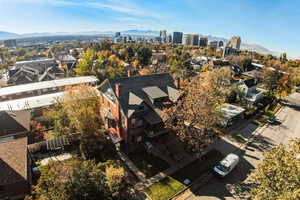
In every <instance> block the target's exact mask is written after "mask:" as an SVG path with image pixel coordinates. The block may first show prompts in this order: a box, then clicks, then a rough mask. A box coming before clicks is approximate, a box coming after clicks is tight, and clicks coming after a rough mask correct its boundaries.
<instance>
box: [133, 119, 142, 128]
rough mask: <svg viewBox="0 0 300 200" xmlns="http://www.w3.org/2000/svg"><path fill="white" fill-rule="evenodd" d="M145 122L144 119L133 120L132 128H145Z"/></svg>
mask: <svg viewBox="0 0 300 200" xmlns="http://www.w3.org/2000/svg"><path fill="white" fill-rule="evenodd" d="M143 124H144V123H143V120H142V119H137V118H133V119H131V127H132V128H138V127H141V126H143Z"/></svg>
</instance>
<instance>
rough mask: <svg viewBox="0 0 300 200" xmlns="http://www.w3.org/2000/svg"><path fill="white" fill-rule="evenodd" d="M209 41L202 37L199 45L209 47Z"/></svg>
mask: <svg viewBox="0 0 300 200" xmlns="http://www.w3.org/2000/svg"><path fill="white" fill-rule="evenodd" d="M207 42H208V39H207V38H204V37H202V38H200V41H199V46H200V47H207Z"/></svg>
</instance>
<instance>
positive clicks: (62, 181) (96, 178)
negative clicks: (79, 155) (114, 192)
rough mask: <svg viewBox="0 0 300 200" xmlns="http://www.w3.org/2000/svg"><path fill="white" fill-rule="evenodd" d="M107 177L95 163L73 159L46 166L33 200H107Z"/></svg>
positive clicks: (34, 189) (33, 194)
mask: <svg viewBox="0 0 300 200" xmlns="http://www.w3.org/2000/svg"><path fill="white" fill-rule="evenodd" d="M105 190H107V189H106V186H105V177H104V176H103V173H102V171H101V170H100V169H99V167H98V166H97V165H96V163H95V162H94V161H90V160H86V161H82V160H79V159H71V160H67V161H64V162H60V161H56V162H55V161H52V162H50V163H49V164H48V165H46V166H44V167H43V169H42V171H41V177H40V178H39V180H38V183H37V185H36V186H34V187H33V192H32V197H33V199H40V200H43V199H45V200H46V199H51V200H73V199H83V200H84V199H86V200H90V199H91V200H93V199H94V200H98V199H105V194H106V193H107V192H106V191H105Z"/></svg>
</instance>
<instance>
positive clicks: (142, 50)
mask: <svg viewBox="0 0 300 200" xmlns="http://www.w3.org/2000/svg"><path fill="white" fill-rule="evenodd" d="M151 56H152V50H151V49H150V48H149V47H145V46H140V47H139V48H138V49H137V59H138V60H139V62H140V63H141V65H143V66H146V65H148V64H149V61H150V58H151Z"/></svg>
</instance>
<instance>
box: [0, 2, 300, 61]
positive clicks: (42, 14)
mask: <svg viewBox="0 0 300 200" xmlns="http://www.w3.org/2000/svg"><path fill="white" fill-rule="evenodd" d="M299 24H300V0H0V31H7V32H14V33H37V32H85V31H122V30H129V29H143V30H145V29H147V30H160V29H166V30H168V32H172V31H182V32H185V33H199V34H205V35H213V36H220V37H225V38H230V37H231V36H233V35H240V36H241V38H242V40H243V41H245V42H249V43H257V44H260V45H262V46H264V47H267V48H268V49H270V50H272V51H277V52H287V54H288V55H289V56H291V57H300V37H299V36H300V26H299Z"/></svg>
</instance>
